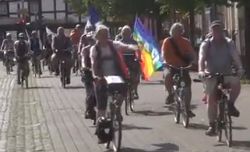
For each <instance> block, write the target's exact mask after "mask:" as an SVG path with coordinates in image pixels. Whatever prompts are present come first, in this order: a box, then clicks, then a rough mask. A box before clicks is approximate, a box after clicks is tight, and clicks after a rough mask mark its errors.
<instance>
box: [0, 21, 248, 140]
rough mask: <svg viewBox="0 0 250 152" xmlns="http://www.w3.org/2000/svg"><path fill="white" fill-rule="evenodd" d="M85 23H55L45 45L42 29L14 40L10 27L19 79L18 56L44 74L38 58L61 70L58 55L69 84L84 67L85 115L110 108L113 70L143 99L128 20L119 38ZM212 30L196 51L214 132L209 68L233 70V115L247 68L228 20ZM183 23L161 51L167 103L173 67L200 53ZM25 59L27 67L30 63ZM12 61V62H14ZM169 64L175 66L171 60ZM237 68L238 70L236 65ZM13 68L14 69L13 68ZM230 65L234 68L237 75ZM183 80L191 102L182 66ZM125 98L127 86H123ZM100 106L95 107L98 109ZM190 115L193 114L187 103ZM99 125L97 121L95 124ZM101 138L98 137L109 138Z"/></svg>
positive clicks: (8, 52) (8, 50)
mask: <svg viewBox="0 0 250 152" xmlns="http://www.w3.org/2000/svg"><path fill="white" fill-rule="evenodd" d="M82 29H83V28H82V27H81V25H76V27H75V29H73V30H72V31H71V33H70V35H69V36H66V35H65V31H64V28H63V27H59V28H58V29H57V33H56V35H55V36H53V35H47V38H46V41H45V42H44V47H43V49H44V50H43V49H42V47H41V44H40V43H39V38H38V34H37V32H36V31H33V32H32V34H31V38H29V39H28V41H27V40H25V34H24V33H20V34H19V35H18V40H17V41H16V42H14V41H13V40H12V36H11V34H10V33H7V34H6V39H5V40H4V41H3V43H2V46H1V51H3V52H4V60H3V63H4V64H5V61H6V58H7V56H12V57H13V58H15V59H16V62H17V65H18V66H17V67H18V68H17V73H18V74H17V83H18V84H20V72H19V71H20V70H19V67H20V66H19V64H20V63H21V62H19V61H20V59H21V58H23V57H25V56H28V55H29V54H31V56H32V66H36V65H37V63H36V62H37V61H39V63H38V70H36V71H35V72H37V73H39V74H42V70H41V69H42V68H41V64H40V60H42V59H43V60H44V61H46V63H47V64H48V67H49V70H50V71H51V72H54V73H55V76H58V75H59V74H60V68H59V66H60V65H59V63H60V60H62V59H63V60H64V61H65V62H66V78H67V81H66V83H67V84H70V77H71V69H72V68H73V72H77V71H81V73H82V82H83V83H84V85H85V91H86V111H85V118H86V119H97V125H100V123H101V121H99V119H101V118H103V117H105V113H106V108H107V100H108V99H107V98H108V97H107V94H108V93H107V82H106V81H105V79H104V77H105V76H109V75H116V76H120V77H121V78H122V79H123V80H124V81H125V82H126V81H130V83H131V84H132V88H133V90H134V91H133V98H134V99H139V95H138V91H137V90H138V85H139V83H140V78H141V76H140V62H141V59H140V50H139V47H138V44H137V42H136V41H135V40H134V39H133V37H132V30H131V28H130V27H129V26H127V25H125V26H124V27H121V28H119V33H118V35H117V36H116V37H115V40H112V39H111V38H110V33H109V28H108V27H107V26H105V25H98V26H97V27H96V28H94V27H92V26H90V27H85V31H84V32H82V31H83V30H82ZM210 31H211V32H210V33H209V35H208V36H207V37H206V39H205V40H204V41H203V42H202V43H201V46H200V50H199V57H198V66H199V70H198V74H199V77H200V78H201V79H203V82H204V100H206V102H207V106H208V120H209V122H208V123H209V128H208V130H207V131H206V134H207V135H214V134H216V127H215V125H216V117H217V102H216V100H217V99H216V90H217V88H216V84H217V82H216V79H214V78H207V77H206V76H207V75H208V74H216V73H222V74H225V75H231V76H227V77H225V84H226V85H227V86H229V87H230V88H231V92H230V106H229V111H230V115H231V116H235V117H239V115H240V112H239V111H238V110H237V109H236V107H235V101H236V99H237V97H238V95H239V93H240V77H241V76H242V75H243V74H244V70H243V66H242V63H241V60H240V58H239V55H238V53H237V50H236V47H235V44H234V42H233V41H232V40H231V39H230V38H228V37H226V36H225V33H224V26H223V23H222V22H221V21H214V22H212V23H211V25H210ZM184 32H185V31H184V27H183V25H182V24H181V23H174V24H173V25H172V27H171V29H170V33H169V34H170V37H167V38H165V39H164V41H163V44H162V47H161V53H162V57H163V59H164V61H165V62H166V67H165V70H164V78H165V88H166V91H167V92H168V96H167V98H166V100H165V102H166V104H172V103H173V102H174V98H173V94H172V90H171V89H172V85H173V76H174V75H175V73H177V72H178V70H177V69H174V68H172V66H174V67H177V68H178V67H186V66H188V65H193V64H197V63H195V62H196V61H197V60H196V58H197V56H196V53H195V51H194V49H193V47H192V45H191V43H190V41H189V40H188V39H187V38H185V37H184V36H183V34H184ZM27 60H28V59H27ZM27 63H28V62H26V65H27V66H26V68H29V66H28V64H27ZM12 65H14V64H12ZM169 65H171V66H169ZM232 69H234V70H232ZM11 70H13V69H12V68H11ZM232 71H234V72H235V75H233V73H232ZM184 81H185V84H186V87H187V90H188V91H187V94H186V95H187V99H186V102H187V105H188V107H190V104H191V100H192V91H191V84H192V80H191V77H190V74H189V71H188V70H187V71H185V72H184ZM123 95H124V98H125V96H126V87H124V88H123ZM96 109H97V110H96ZM188 109H189V111H188V117H195V114H194V113H193V112H192V111H191V110H190V108H188ZM97 128H98V127H97ZM105 142H106V141H105V139H100V138H99V143H105Z"/></svg>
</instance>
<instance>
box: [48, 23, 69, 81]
mask: <svg viewBox="0 0 250 152" xmlns="http://www.w3.org/2000/svg"><path fill="white" fill-rule="evenodd" d="M52 49H53V51H54V53H53V55H52V57H51V61H52V66H53V69H54V70H55V72H56V73H55V75H56V76H58V75H59V72H60V71H59V61H60V60H61V59H64V60H65V62H66V64H65V65H66V77H67V82H66V83H67V84H70V71H71V67H72V60H71V57H72V54H71V51H72V44H71V41H70V38H69V37H66V36H65V33H64V28H63V27H58V28H57V35H56V36H55V37H54V38H53V40H52Z"/></svg>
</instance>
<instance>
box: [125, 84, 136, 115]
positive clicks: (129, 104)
mask: <svg viewBox="0 0 250 152" xmlns="http://www.w3.org/2000/svg"><path fill="white" fill-rule="evenodd" d="M133 91H134V90H133V88H132V84H131V81H130V80H129V82H127V96H126V99H125V114H126V115H129V114H128V108H129V109H130V111H132V112H134V104H135V102H134V97H133Z"/></svg>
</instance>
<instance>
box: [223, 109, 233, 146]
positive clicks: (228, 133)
mask: <svg viewBox="0 0 250 152" xmlns="http://www.w3.org/2000/svg"><path fill="white" fill-rule="evenodd" d="M224 121H225V127H224V131H225V136H226V143H227V146H228V147H231V146H232V118H231V116H230V115H229V114H228V112H225V113H224Z"/></svg>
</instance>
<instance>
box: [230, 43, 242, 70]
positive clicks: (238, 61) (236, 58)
mask: <svg viewBox="0 0 250 152" xmlns="http://www.w3.org/2000/svg"><path fill="white" fill-rule="evenodd" d="M229 46H230V48H229V50H230V53H231V56H232V59H233V64H234V65H235V66H236V68H237V70H242V69H243V66H242V63H241V59H240V55H239V53H238V52H237V50H236V47H235V44H234V43H233V41H231V42H230V43H229Z"/></svg>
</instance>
